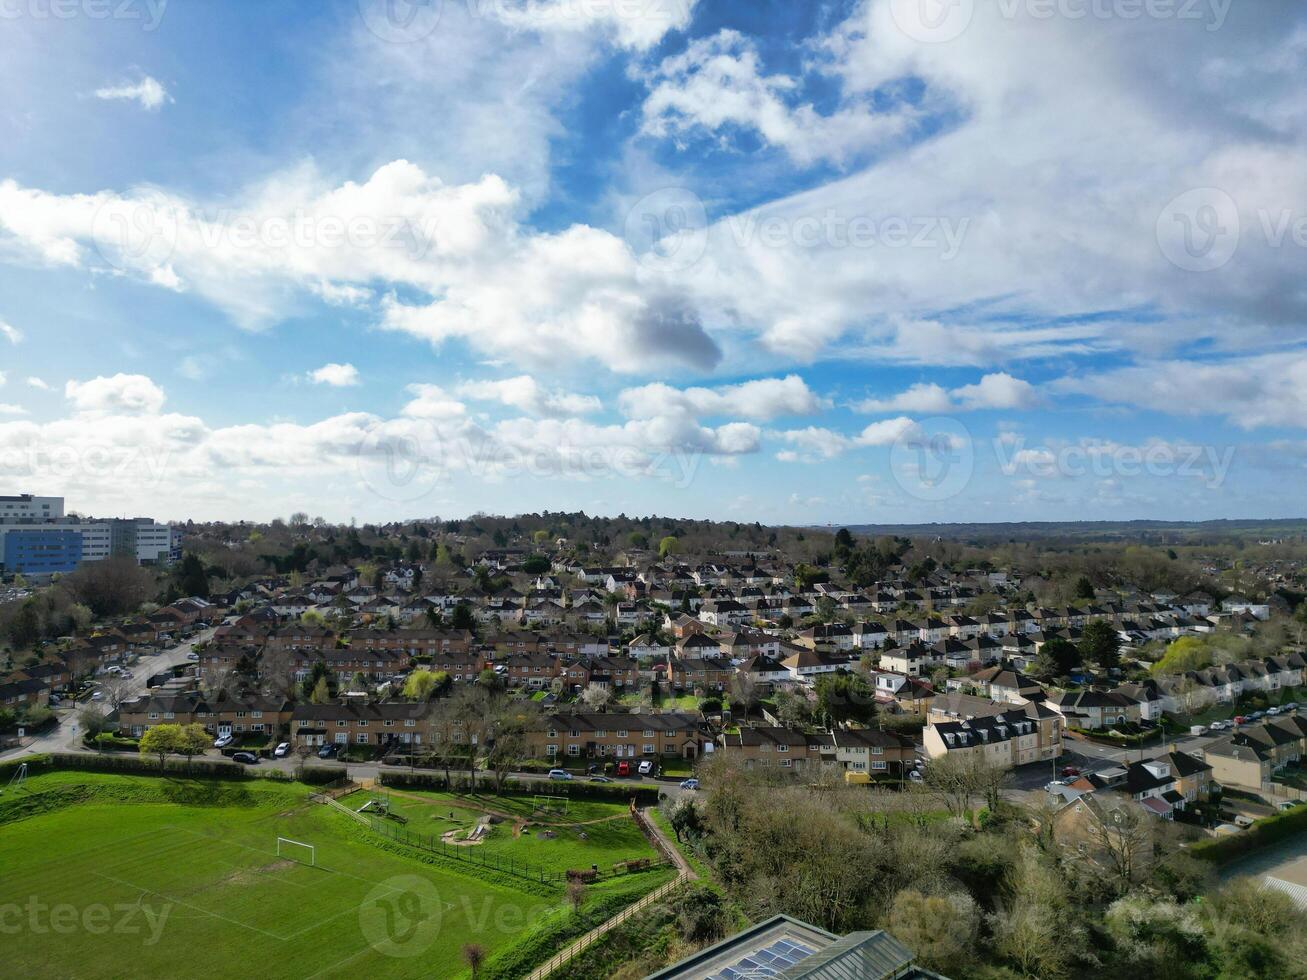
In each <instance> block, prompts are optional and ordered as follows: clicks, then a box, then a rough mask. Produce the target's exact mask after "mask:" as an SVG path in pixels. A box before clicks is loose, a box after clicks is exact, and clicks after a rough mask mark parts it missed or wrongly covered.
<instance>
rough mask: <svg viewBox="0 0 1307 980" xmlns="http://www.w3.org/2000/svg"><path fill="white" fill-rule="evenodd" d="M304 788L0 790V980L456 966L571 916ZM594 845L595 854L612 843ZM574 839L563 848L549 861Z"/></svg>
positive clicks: (542, 895) (54, 782) (104, 780)
mask: <svg viewBox="0 0 1307 980" xmlns="http://www.w3.org/2000/svg"><path fill="white" fill-rule="evenodd" d="M307 792H308V788H307V787H304V786H299V785H296V784H277V783H271V782H268V783H264V782H262V781H251V782H239V783H237V782H232V783H222V782H216V783H208V782H201V781H189V780H176V779H171V780H164V779H159V778H154V777H132V776H117V775H106V774H96V773H84V772H56V773H50V774H45V775H40V776H35V777H32V778H31V779H29V780H28V781H27V784H26V788H25V790H22V791H17V792H14V791H11V792H9V793H6V794H5V795H4V796H3V797H0V869H3V870H2V871H0V911H4V912H5V914H6V919H5V924H6V926H12V925H13V924H14V923H15V922H17V923H18V924H19V925H20V932H19V933H18V934H16V935H10V934H7V935H6V936H5V940H4V970H3V972H4V974H5V975H7V976H28V977H77V978H110V977H126V976H131V977H168V976H183V975H192V976H194V975H200V974H204V975H216V976H221V975H233V976H248V975H256V976H258V977H260V978H261V980H264V978H267V980H272V978H280V977H288V978H289V977H296V978H298V977H310V976H313V977H335V976H339V977H351V978H353V977H357V976H367V977H369V978H374V977H381V978H384V977H412V976H418V975H421V976H439V977H454V976H466V975H467V971H466V968H465V967H464V966H463V965H462V962H461V959H460V956H461V953H460V951H461V949H462V946H463V944H464V943H467V942H476V943H478V944H480V945H482V946H483V947H485V949H486V951H487V952H488V953H489V954H491V957H492V959H494V958H495V957H496V954H500V955H504V956H512V955H514V954H515V953H516V952H517V950H516V949H515V947H517V946H519V945H520V944H521V943H523V942H526V941H528V940H530V939H531V938H532V937H534V936H535V935H538V932H539V930H540V929H542V928H545V927H547V926H549V925H551V924H556V923H557V922H558V921H559V919H560V917H564V916H567V915H570V912H565V911H563V909H562V906H563V904H564V900H563V897H562V895H561V889H548V888H544V887H542V886H541V887H535V888H528V887H526V886H523V890H518V888H516V887H513V886H512V885H511V884H510V883H508V882H506V880H505V878H506V876H497V877H494V878H493V880H486V879H483V878H478V877H476V876H475V875H474V874H472V873H468V874H463V873H460V872H459V871H455V870H451V869H449V868H447V867H446V866H445V865H444V864H443V863H435V864H432V863H427V862H425V861H421V860H418V859H417V858H416V857H414V856H411V855H410V853H409V852H408V851H407V850H406V849H403V848H398V847H394V846H389V847H388V846H382V845H379V844H378V842H377V841H376V840H375V839H374V838H373V837H372V835H370V834H368V833H367V831H365V830H364V828H362V827H361V826H359V825H358V824H356V823H355V822H354V821H352V820H350V818H349V817H347V816H345V815H344V814H342V813H340V812H338V811H334V810H331V809H329V808H327V807H324V806H320V805H317V804H313V803H310V802H308V801H307V799H306V794H307ZM278 837H288V838H291V839H294V840H298V841H304V842H306V843H310V844H313V845H314V846H315V847H316V849H317V853H316V858H317V866H316V867H309V866H307V865H306V864H303V863H297V862H296V861H293V860H289V859H288V858H287V857H286V856H283V857H280V858H279V857H278V855H277V838H278ZM597 837H598V839H599V841H602V842H603V843H602V844H600V845H597V846H599V847H602V848H606V849H617V850H624V849H626V845H627V843H629V842H626V841H622V840H620V839H619V838H620V835H614V836H613V837H609V836H607V835H605V834H602V833H601V834H599V835H597ZM484 846H491V845H484ZM594 846H596V845H592V847H594ZM574 848H575V845H574V844H570V843H567V844H564V846H563V847H562V848H560V849H559V852H558V853H559V860H564V859H563V858H562V853H563V851H564V850H565V849H571V850H572V853H576V852H575V850H574ZM654 883H655V881H654V880H653V879H651V880H650V887H652V885H653V884H654ZM533 892H534V893H533ZM602 895H603V892H602V890H600V889H596V890H595V898H596V901H597V900H599V899H600V898H601V897H602ZM410 913H416V914H415V915H411V914H410ZM388 916H389V917H391V918H390V920H389V921H390V925H389V926H388V924H387V922H388ZM405 927H408V928H405ZM6 932H8V929H7V930H6ZM405 954H407V955H405ZM414 954H420V955H414Z"/></svg>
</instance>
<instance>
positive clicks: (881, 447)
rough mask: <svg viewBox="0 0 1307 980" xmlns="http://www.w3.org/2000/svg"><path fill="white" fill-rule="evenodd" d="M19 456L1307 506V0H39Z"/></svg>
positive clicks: (7, 355) (267, 486) (262, 479)
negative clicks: (278, 0) (1306, 489)
mask: <svg viewBox="0 0 1307 980" xmlns="http://www.w3.org/2000/svg"><path fill="white" fill-rule="evenodd" d="M0 45H3V51H4V57H3V58H0V86H3V90H4V91H5V93H6V97H5V99H4V100H3V101H2V102H0V492H22V491H32V492H38V493H55V494H63V495H64V496H66V497H67V498H68V502H69V506H70V507H72V508H75V509H78V510H80V511H83V512H88V513H94V514H99V515H122V514H148V515H151V516H156V517H159V518H164V519H185V518H196V519H202V518H221V519H242V518H245V519H256V520H264V519H268V518H271V517H274V516H278V515H282V516H284V515H286V514H289V513H290V512H292V511H296V510H304V511H308V512H309V513H311V514H315V515H316V514H321V515H323V516H326V517H328V518H329V519H333V520H341V521H344V520H349V519H351V518H354V519H357V520H359V521H384V520H391V519H403V518H409V517H420V516H432V515H441V516H459V515H464V514H469V513H473V512H476V511H490V512H499V513H517V512H527V511H538V510H543V509H549V510H560V509H586V510H589V511H591V512H596V513H610V514H616V513H618V512H625V513H627V514H647V513H660V514H670V515H674V516H693V517H709V518H719V519H735V520H744V521H754V520H757V521H762V522H764V523H768V522H770V523H812V524H817V523H836V524H843V523H902V522H921V521H954V520H956V521H984V520H996V521H1002V520H1073V519H1108V520H1121V519H1130V518H1163V519H1209V518H1222V517H1290V516H1304V515H1303V501H1304V496H1303V492H1302V487H1303V485H1304V478H1305V477H1307V335H1305V333H1304V325H1305V324H1307V276H1305V275H1304V272H1307V86H1304V85H1303V79H1304V77H1305V76H1307V9H1304V8H1303V6H1302V5H1301V3H1298V2H1291V0H993V2H988V0H986V2H981V0H831V2H821V3H819V2H813V3H802V4H800V3H793V2H790V0H714V2H709V0H697V2H696V0H375V2H374V0H357V2H354V0H349V2H341V3H336V4H308V3H303V4H238V5H233V4H186V5H183V4H181V3H177V2H175V0H174V2H172V3H169V2H166V0H115V2H114V3H112V4H103V3H100V2H98V0H69V2H68V3H67V4H61V5H51V4H50V3H48V2H37V0H15V2H14V3H12V4H9V5H7V6H5V8H4V12H3V18H2V19H0Z"/></svg>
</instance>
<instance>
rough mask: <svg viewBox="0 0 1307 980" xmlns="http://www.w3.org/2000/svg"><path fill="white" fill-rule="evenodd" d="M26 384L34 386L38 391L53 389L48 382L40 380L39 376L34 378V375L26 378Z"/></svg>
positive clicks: (30, 386)
mask: <svg viewBox="0 0 1307 980" xmlns="http://www.w3.org/2000/svg"><path fill="white" fill-rule="evenodd" d="M27 386H28V387H29V388H36V389H37V390H38V391H51V390H53V389H52V388H51V387H50V386H49V385H48V384H46V383H45V382H44V381H42V380H41V379H40V378H36V377H32V378H28V379H27Z"/></svg>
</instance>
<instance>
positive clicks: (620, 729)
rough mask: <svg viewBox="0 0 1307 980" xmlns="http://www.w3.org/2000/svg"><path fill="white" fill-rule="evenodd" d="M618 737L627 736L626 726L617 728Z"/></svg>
mask: <svg viewBox="0 0 1307 980" xmlns="http://www.w3.org/2000/svg"><path fill="white" fill-rule="evenodd" d="M617 737H618V738H626V729H625V728H619V729H618V730H617Z"/></svg>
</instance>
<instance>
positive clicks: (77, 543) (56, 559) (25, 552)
mask: <svg viewBox="0 0 1307 980" xmlns="http://www.w3.org/2000/svg"><path fill="white" fill-rule="evenodd" d="M81 560H82V532H81V531H77V530H68V529H66V528H50V527H44V528H36V527H33V528H22V529H17V528H11V529H9V530H7V531H5V532H4V570H5V571H6V572H8V573H9V574H11V575H12V574H14V573H21V574H23V575H52V574H54V573H55V572H71V571H73V570H74V569H75V568H77V566H78V564H80V563H81Z"/></svg>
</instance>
